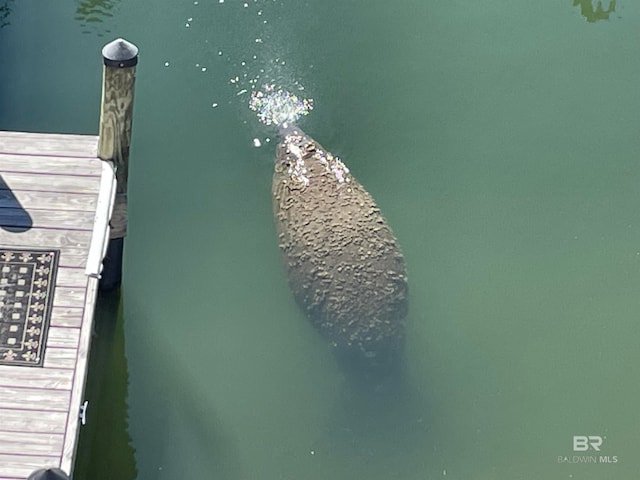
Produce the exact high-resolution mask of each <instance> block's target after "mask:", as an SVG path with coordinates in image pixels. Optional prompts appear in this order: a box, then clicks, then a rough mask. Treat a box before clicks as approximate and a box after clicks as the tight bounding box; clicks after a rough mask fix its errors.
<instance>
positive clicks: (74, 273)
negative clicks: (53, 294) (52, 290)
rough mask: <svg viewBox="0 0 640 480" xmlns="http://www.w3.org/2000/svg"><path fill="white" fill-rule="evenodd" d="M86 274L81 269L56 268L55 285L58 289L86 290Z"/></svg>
mask: <svg viewBox="0 0 640 480" xmlns="http://www.w3.org/2000/svg"><path fill="white" fill-rule="evenodd" d="M87 280H88V278H87V274H86V273H85V271H84V269H83V268H69V267H64V268H58V276H57V279H56V285H57V286H59V287H69V288H73V287H77V288H86V286H87Z"/></svg>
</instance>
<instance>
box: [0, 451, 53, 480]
mask: <svg viewBox="0 0 640 480" xmlns="http://www.w3.org/2000/svg"><path fill="white" fill-rule="evenodd" d="M59 465H60V458H59V457H52V456H37V455H21V456H19V457H16V456H12V455H3V454H0V478H1V479H2V480H24V479H25V478H27V477H28V476H29V475H30V474H31V473H33V471H34V470H38V469H40V468H49V467H59Z"/></svg>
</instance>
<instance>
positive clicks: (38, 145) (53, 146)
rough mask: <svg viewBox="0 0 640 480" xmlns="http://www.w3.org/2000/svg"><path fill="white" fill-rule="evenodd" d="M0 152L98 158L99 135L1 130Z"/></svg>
mask: <svg viewBox="0 0 640 480" xmlns="http://www.w3.org/2000/svg"><path fill="white" fill-rule="evenodd" d="M0 153H4V154H15V153H17V154H21V155H54V156H60V157H90V158H96V157H97V156H98V137H97V136H95V135H69V134H51V133H30V132H0Z"/></svg>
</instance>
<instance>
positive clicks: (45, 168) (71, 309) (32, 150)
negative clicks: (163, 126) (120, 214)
mask: <svg viewBox="0 0 640 480" xmlns="http://www.w3.org/2000/svg"><path fill="white" fill-rule="evenodd" d="M97 141H98V139H97V137H95V136H83V135H48V134H46V135H45V134H33V133H19V132H18V133H16V132H0V227H2V228H0V246H2V247H9V248H11V247H13V248H34V249H35V248H43V249H44V248H47V249H48V248H56V249H59V250H60V261H59V269H58V275H57V278H56V288H55V293H54V299H53V309H52V312H51V320H50V326H49V330H48V335H47V345H46V350H45V354H44V365H43V367H41V368H35V367H34V368H27V367H18V366H8V365H0V479H1V480H5V479H12V478H14V479H17V480H24V479H25V478H26V477H27V476H28V475H29V474H30V473H32V472H33V471H34V470H36V469H37V468H43V467H48V466H56V467H60V468H62V469H63V470H65V471H67V472H71V470H72V467H73V463H74V455H75V451H76V447H77V438H78V429H79V420H78V412H79V410H80V405H81V403H82V401H83V400H84V386H85V379H86V375H87V360H88V356H89V349H90V345H91V332H92V323H93V315H94V309H95V301H96V295H97V288H98V279H97V278H95V277H89V276H88V275H87V274H86V268H87V264H88V258H89V252H90V251H91V252H93V253H92V256H91V264H92V265H94V267H93V268H94V269H95V265H99V263H100V262H101V261H102V258H101V252H102V251H103V246H104V245H106V242H107V240H108V234H109V232H108V228H107V227H106V225H107V224H108V220H109V218H110V217H111V213H112V207H113V204H112V200H111V198H112V192H115V188H116V187H115V185H114V181H115V175H114V173H113V167H112V165H111V164H110V163H108V162H104V161H101V160H99V159H98V158H97ZM127 149H128V145H127ZM125 178H126V177H125ZM107 187H108V188H107ZM105 192H106V193H105ZM96 219H98V220H96ZM96 223H97V224H98V225H96Z"/></svg>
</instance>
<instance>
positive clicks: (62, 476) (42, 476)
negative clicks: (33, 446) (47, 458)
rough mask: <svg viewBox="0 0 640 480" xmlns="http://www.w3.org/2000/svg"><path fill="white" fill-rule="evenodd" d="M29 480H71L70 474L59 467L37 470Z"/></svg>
mask: <svg viewBox="0 0 640 480" xmlns="http://www.w3.org/2000/svg"><path fill="white" fill-rule="evenodd" d="M27 480H69V476H68V475H67V474H66V473H64V471H63V470H60V469H59V468H47V469H44V468H43V469H42V470H37V471H35V472H33V473H32V474H31V475H29V478H28V479H27Z"/></svg>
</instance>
